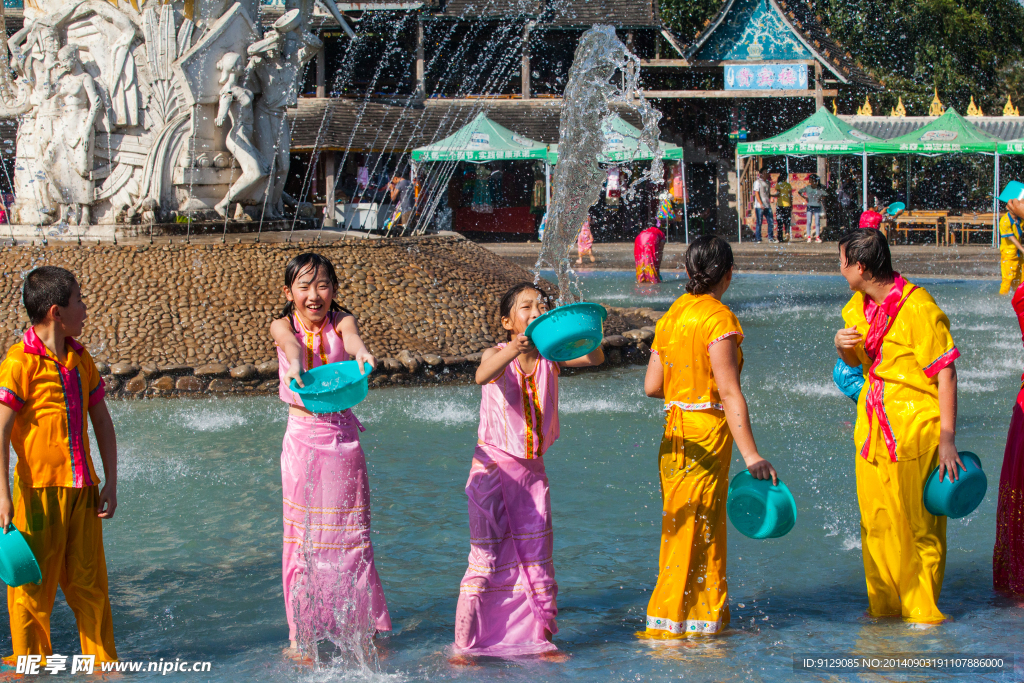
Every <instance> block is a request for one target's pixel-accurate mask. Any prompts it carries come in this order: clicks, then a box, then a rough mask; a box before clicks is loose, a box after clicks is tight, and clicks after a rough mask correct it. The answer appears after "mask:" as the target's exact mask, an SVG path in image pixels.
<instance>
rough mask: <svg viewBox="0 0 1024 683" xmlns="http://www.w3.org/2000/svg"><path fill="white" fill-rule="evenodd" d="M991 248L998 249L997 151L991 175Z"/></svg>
mask: <svg viewBox="0 0 1024 683" xmlns="http://www.w3.org/2000/svg"><path fill="white" fill-rule="evenodd" d="M992 184H993V185H995V187H994V188H993V190H992V246H993V247H997V248H998V247H999V150H998V149H997V150H996V160H995V168H994V169H993V173H992Z"/></svg>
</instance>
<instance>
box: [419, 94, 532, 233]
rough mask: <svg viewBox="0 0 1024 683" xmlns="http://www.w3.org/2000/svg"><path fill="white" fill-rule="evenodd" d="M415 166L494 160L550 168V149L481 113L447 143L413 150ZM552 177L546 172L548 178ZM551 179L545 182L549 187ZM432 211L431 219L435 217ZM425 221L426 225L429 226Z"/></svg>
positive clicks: (439, 142)
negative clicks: (548, 160)
mask: <svg viewBox="0 0 1024 683" xmlns="http://www.w3.org/2000/svg"><path fill="white" fill-rule="evenodd" d="M411 156H412V160H413V163H414V164H420V163H425V162H436V161H442V162H459V161H465V162H468V163H471V164H485V163H488V162H490V161H529V160H531V159H533V160H537V161H543V162H545V164H544V165H545V168H546V167H547V165H548V164H547V157H548V146H547V145H545V144H544V143H543V142H537V141H536V140H531V139H530V138H527V137H523V136H522V135H519V134H518V133H514V132H512V131H510V130H509V129H508V128H505V127H504V126H502V125H500V124H497V123H495V122H494V121H492V120H491V119H489V118H487V115H486V114H484V113H483V112H480V113H479V114H477V115H476V117H475V118H474V119H473V120H472V121H470V122H469V123H467V124H466V125H464V126H463V127H462V128H460V129H459V130H457V131H455V132H454V133H452V134H451V135H449V136H448V137H446V138H444V139H443V140H438V141H437V142H434V143H432V144H429V145H427V146H425V147H417V148H416V149H414V150H413V151H412V155H411ZM548 175H550V174H548V173H545V176H548ZM546 183H547V179H545V184H546ZM432 213H433V209H431V211H430V214H428V218H429V216H430V215H432ZM427 222H428V221H427V220H424V221H423V225H426V224H427Z"/></svg>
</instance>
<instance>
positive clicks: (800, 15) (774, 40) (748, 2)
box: [686, 0, 882, 89]
mask: <svg viewBox="0 0 1024 683" xmlns="http://www.w3.org/2000/svg"><path fill="white" fill-rule="evenodd" d="M686 58H687V59H688V60H690V61H694V62H728V61H753V62H761V61H768V62H771V61H801V60H807V61H810V60H816V61H818V62H821V64H822V65H823V66H824V67H825V68H826V69H828V70H829V71H830V72H832V74H833V75H834V76H835V77H836V79H838V80H839V82H840V83H843V84H847V85H859V86H863V87H867V88H873V89H881V87H882V86H881V84H879V83H878V82H877V81H876V80H875V79H874V78H873V77H872V76H871V75H870V74H868V73H867V72H866V71H865V70H864V69H863V68H862V67H861V66H860V65H859V64H857V63H856V62H855V61H854V59H853V57H852V56H851V55H850V53H849V52H847V51H846V50H845V49H844V48H843V47H842V46H840V45H839V44H838V43H837V42H836V41H835V40H834V39H833V38H832V37H831V35H830V32H829V30H828V29H827V28H825V27H824V26H822V25H821V22H820V20H819V19H818V17H817V16H815V15H814V13H813V12H812V10H811V8H810V7H809V6H808V5H806V4H805V3H803V2H801V1H800V0H726V2H725V4H724V5H723V6H722V10H721V11H720V12H719V13H718V15H717V16H716V17H715V18H714V19H712V20H711V22H710V23H709V24H708V25H707V27H706V28H705V29H704V30H703V31H701V32H700V33H698V34H697V37H696V38H695V39H694V41H693V43H692V44H691V45H690V46H689V47H688V48H687V51H686Z"/></svg>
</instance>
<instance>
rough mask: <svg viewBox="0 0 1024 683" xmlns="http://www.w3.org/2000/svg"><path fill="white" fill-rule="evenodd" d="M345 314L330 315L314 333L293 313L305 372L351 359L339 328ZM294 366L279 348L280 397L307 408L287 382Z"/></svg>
mask: <svg viewBox="0 0 1024 683" xmlns="http://www.w3.org/2000/svg"><path fill="white" fill-rule="evenodd" d="M341 315H343V314H341V313H338V312H334V313H330V314H329V315H328V316H327V319H326V320H324V323H323V325H321V326H320V329H318V330H312V329H308V328H307V327H306V326H305V325H303V324H302V320H300V319H299V316H297V315H295V314H292V331H293V332H294V333H295V339H297V340H298V342H299V346H300V347H302V350H303V351H302V356H301V360H302V370H303V372H305V371H307V370H310V369H311V368H315V367H318V366H320V365H327V364H328V363H341V362H342V361H346V360H348V359H349V357H348V352H347V351H345V342H344V340H343V339H342V338H341V335H340V334H338V330H337V328H336V325H337V324H338V320H340V316H341ZM290 367H291V366H290V365H289V363H288V357H287V356H286V355H285V352H284V349H282V348H281V347H280V346H278V347H277V376H278V379H279V380H280V385H279V386H278V390H277V391H278V396H279V397H280V398H281V400H282V401H284V402H285V403H288V404H289V405H294V406H300V407H305V406H303V405H302V398H301V397H300V396H299V395H298V394H296V393H294V392H293V391H292V390H291V387H290V386H289V383H288V382H286V381H285V379H284V377H285V373H287V372H288V369H289V368H290Z"/></svg>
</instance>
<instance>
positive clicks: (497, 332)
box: [0, 237, 657, 396]
mask: <svg viewBox="0 0 1024 683" xmlns="http://www.w3.org/2000/svg"><path fill="white" fill-rule="evenodd" d="M311 250H315V251H318V252H320V253H322V254H324V255H325V256H326V257H328V258H329V259H331V261H332V262H333V263H334V264H335V267H336V268H337V270H338V275H339V278H340V280H341V284H340V289H339V293H338V297H337V299H338V301H339V303H341V304H342V305H343V306H345V307H346V308H348V309H349V310H351V311H352V312H353V313H354V314H355V315H356V316H357V317H358V319H359V324H360V328H361V331H362V335H363V338H364V340H365V341H366V344H367V347H368V348H369V349H370V351H371V353H373V354H374V355H375V356H376V357H377V358H378V359H379V364H378V365H379V367H378V370H377V372H376V373H375V377H374V378H373V380H372V381H371V382H372V384H373V385H374V386H380V385H383V384H407V383H420V382H433V381H460V382H461V381H471V379H472V374H473V372H474V371H475V365H476V363H477V362H478V361H479V354H480V351H481V350H483V349H485V348H487V347H489V346H493V345H494V343H495V342H496V341H497V340H501V339H504V330H502V329H501V326H500V323H499V321H498V314H497V311H498V302H499V300H500V298H501V295H502V294H503V293H504V292H505V291H506V290H507V289H508V287H510V286H511V285H512V284H514V283H516V282H519V281H522V280H532V279H533V276H532V274H531V273H530V272H529V271H527V270H525V269H524V268H522V267H520V266H517V265H515V264H514V263H512V262H510V261H508V260H506V259H504V258H502V257H500V256H497V255H495V254H493V253H492V252H490V251H488V250H487V249H484V248H482V247H480V246H478V245H476V244H474V243H472V242H470V241H467V240H463V239H461V238H457V237H421V238H407V239H395V240H372V241H371V240H362V239H359V240H355V239H352V240H341V241H336V242H332V243H330V244H321V245H310V244H308V243H307V244H305V245H301V244H299V245H296V244H216V245H212V244H207V245H185V244H157V245H144V246H123V245H122V246H117V245H113V244H101V245H92V246H88V245H81V246H77V245H75V246H49V247H43V246H18V247H7V248H5V249H4V250H3V252H0V269H2V271H3V286H2V290H0V311H2V314H0V344H2V345H3V348H4V349H6V348H8V347H10V346H11V345H12V344H14V343H16V342H17V341H18V340H19V339H20V336H21V334H22V333H23V332H24V330H25V329H26V328H27V327H28V317H27V315H26V313H25V310H24V307H23V306H22V303H21V291H20V286H21V282H22V279H23V278H24V276H25V275H26V274H27V273H28V272H29V271H30V270H31V269H32V268H35V267H38V266H41V265H57V266H62V267H65V268H68V269H69V270H71V271H73V272H74V273H75V274H76V275H77V276H78V279H79V282H80V283H81V285H82V292H83V296H84V297H85V300H86V304H87V306H88V308H89V317H88V319H87V321H86V325H85V332H84V334H83V335H82V339H81V341H82V342H83V343H84V344H85V345H86V346H87V347H88V348H89V350H90V351H91V353H92V354H93V356H94V357H95V359H96V360H97V362H98V365H99V367H100V370H101V372H102V373H103V374H104V375H105V379H106V381H107V385H108V391H109V393H111V394H113V395H136V396H142V395H174V394H180V393H206V392H214V393H220V392H237V391H244V392H250V391H252V392H270V391H276V389H277V361H276V353H275V350H274V345H273V342H272V341H271V340H270V335H269V328H270V323H271V322H272V321H273V319H274V318H275V317H277V316H278V315H279V313H280V311H281V308H282V307H283V305H284V303H285V298H284V294H283V280H284V268H285V265H286V264H287V262H288V260H289V259H291V258H292V257H293V256H294V255H296V254H298V253H301V252H304V251H311ZM542 286H543V287H544V288H546V289H547V290H548V291H551V292H553V291H554V288H553V287H552V286H551V285H550V283H547V282H542ZM656 318H657V314H656V313H655V312H653V311H650V310H647V309H639V310H638V309H609V319H608V321H607V323H606V325H605V332H606V335H607V337H606V340H605V345H606V347H607V348H608V350H609V358H610V361H611V362H614V363H621V362H645V359H646V352H647V348H646V344H647V342H649V341H650V337H651V336H653V335H652V334H651V332H650V330H642V329H640V328H642V327H644V326H650V325H653V322H654V320H656ZM623 333H627V334H623Z"/></svg>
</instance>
